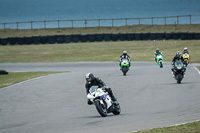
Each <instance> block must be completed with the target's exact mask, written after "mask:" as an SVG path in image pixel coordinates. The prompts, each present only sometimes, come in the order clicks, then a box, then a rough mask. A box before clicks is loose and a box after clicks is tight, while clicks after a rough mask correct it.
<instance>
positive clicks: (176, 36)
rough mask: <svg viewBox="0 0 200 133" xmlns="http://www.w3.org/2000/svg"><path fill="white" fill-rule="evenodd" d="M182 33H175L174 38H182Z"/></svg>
mask: <svg viewBox="0 0 200 133" xmlns="http://www.w3.org/2000/svg"><path fill="white" fill-rule="evenodd" d="M180 34H181V33H173V38H172V39H180Z"/></svg>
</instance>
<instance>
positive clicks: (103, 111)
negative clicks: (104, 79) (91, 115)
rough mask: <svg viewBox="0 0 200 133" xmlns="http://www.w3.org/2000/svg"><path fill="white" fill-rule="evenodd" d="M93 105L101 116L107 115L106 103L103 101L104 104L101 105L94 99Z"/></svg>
mask: <svg viewBox="0 0 200 133" xmlns="http://www.w3.org/2000/svg"><path fill="white" fill-rule="evenodd" d="M95 106H96V109H97V111H98V112H99V114H100V115H101V116H102V117H106V116H107V115H108V112H107V108H106V105H105V103H104V105H102V104H101V103H100V101H99V100H98V101H95Z"/></svg>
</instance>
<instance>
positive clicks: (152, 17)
mask: <svg viewBox="0 0 200 133" xmlns="http://www.w3.org/2000/svg"><path fill="white" fill-rule="evenodd" d="M151 19H152V25H153V17H152V18H151Z"/></svg>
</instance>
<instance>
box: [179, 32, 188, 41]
mask: <svg viewBox="0 0 200 133" xmlns="http://www.w3.org/2000/svg"><path fill="white" fill-rule="evenodd" d="M180 38H181V40H187V39H188V33H181V35H180Z"/></svg>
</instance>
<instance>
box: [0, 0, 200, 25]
mask: <svg viewBox="0 0 200 133" xmlns="http://www.w3.org/2000/svg"><path fill="white" fill-rule="evenodd" d="M199 5H200V0H0V23H6V22H24V21H44V20H46V21H48V20H80V19H115V18H143V17H165V16H179V15H200V6H199ZM134 21H135V22H134ZM154 21H155V22H154V23H158V24H163V23H164V20H163V19H160V20H159V19H158V20H154ZM176 21H177V19H176V18H174V19H173V20H171V21H170V19H168V20H167V23H170V24H171V23H172V24H174V23H175V22H176ZM188 22H189V17H184V18H180V19H179V23H182V24H185V23H188ZM199 22H200V16H197V17H192V23H194V24H196V23H199ZM137 23H138V20H132V21H129V22H128V24H130V25H131V24H137ZM140 23H141V24H151V20H150V19H149V20H141V21H140ZM111 24H112V22H111V21H109V20H108V21H102V22H101V26H103V25H105V26H106V25H108V26H110V25H111ZM11 25H12V24H11ZM11 25H10V27H12V26H11ZM22 25H23V26H24V27H30V24H22ZM53 25H57V22H49V23H48V24H47V27H48V26H53ZM64 25H66V26H71V25H72V24H71V22H70V21H69V22H61V23H60V26H61V27H62V26H63V27H64ZM118 25H120V26H121V25H125V22H124V20H121V21H120V20H119V21H117V22H115V26H118ZM34 26H35V27H36V26H44V23H42V22H41V23H37V24H36V23H35V24H34ZM73 26H74V27H79V26H80V27H82V26H83V27H84V26H85V23H84V21H82V22H79V21H74V22H73ZM87 26H98V22H93V21H88V22H87ZM1 27H2V25H0V28H1ZM7 27H9V25H7ZM19 27H20V26H19Z"/></svg>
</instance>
